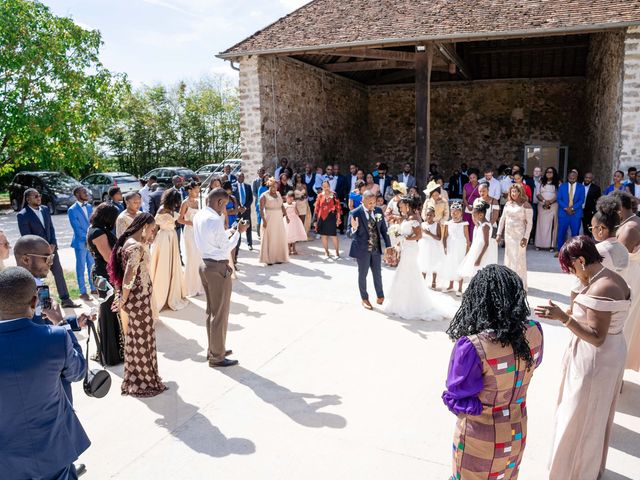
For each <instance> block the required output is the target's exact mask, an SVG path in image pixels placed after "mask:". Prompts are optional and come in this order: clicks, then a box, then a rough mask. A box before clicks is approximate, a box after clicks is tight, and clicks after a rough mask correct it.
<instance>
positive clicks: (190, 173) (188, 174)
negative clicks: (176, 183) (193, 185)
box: [178, 168, 195, 178]
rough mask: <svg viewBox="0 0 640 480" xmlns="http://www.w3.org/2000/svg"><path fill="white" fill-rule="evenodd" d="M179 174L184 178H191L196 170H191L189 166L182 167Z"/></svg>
mask: <svg viewBox="0 0 640 480" xmlns="http://www.w3.org/2000/svg"><path fill="white" fill-rule="evenodd" d="M178 175H180V176H181V177H182V178H191V177H193V176H194V175H195V172H194V171H193V170H189V169H188V168H181V169H179V170H178Z"/></svg>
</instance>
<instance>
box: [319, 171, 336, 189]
mask: <svg viewBox="0 0 640 480" xmlns="http://www.w3.org/2000/svg"><path fill="white" fill-rule="evenodd" d="M327 181H328V182H329V186H330V187H331V191H332V192H335V191H336V185H337V184H338V177H337V176H335V175H332V176H331V178H329V175H323V176H322V182H327ZM320 187H322V183H320Z"/></svg>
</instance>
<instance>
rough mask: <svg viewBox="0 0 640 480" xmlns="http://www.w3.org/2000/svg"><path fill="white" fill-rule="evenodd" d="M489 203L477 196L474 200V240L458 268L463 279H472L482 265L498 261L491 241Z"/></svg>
mask: <svg viewBox="0 0 640 480" xmlns="http://www.w3.org/2000/svg"><path fill="white" fill-rule="evenodd" d="M488 211H489V204H488V203H487V202H485V201H484V200H482V199H480V198H477V199H476V200H475V202H473V222H474V224H475V228H474V229H473V240H472V242H471V248H469V251H468V252H467V255H466V256H465V257H464V260H463V261H462V263H461V264H460V268H458V275H460V276H461V277H462V278H463V279H465V280H467V279H471V278H473V277H474V275H475V274H476V272H477V271H478V270H480V269H481V268H482V267H485V266H487V265H489V264H491V263H497V260H498V259H497V258H493V257H497V252H495V254H494V252H493V251H492V250H493V249H491V248H490V245H489V241H490V240H491V224H490V223H489V222H488V221H487V212H488Z"/></svg>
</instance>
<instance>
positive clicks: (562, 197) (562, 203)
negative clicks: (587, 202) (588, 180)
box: [558, 182, 584, 218]
mask: <svg viewBox="0 0 640 480" xmlns="http://www.w3.org/2000/svg"><path fill="white" fill-rule="evenodd" d="M575 186H576V188H575V191H574V192H573V211H574V212H575V213H574V215H573V216H576V215H577V216H578V217H580V218H582V204H583V203H584V185H583V184H582V183H579V182H576V183H575ZM568 206H569V182H565V183H563V184H562V185H560V188H559V189H558V215H559V216H569V215H568V214H567V212H565V211H564V209H565V208H567V207H568Z"/></svg>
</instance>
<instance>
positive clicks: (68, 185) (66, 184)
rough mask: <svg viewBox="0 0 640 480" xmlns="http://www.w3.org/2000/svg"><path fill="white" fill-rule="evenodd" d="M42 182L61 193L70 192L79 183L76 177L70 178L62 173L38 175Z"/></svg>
mask: <svg viewBox="0 0 640 480" xmlns="http://www.w3.org/2000/svg"><path fill="white" fill-rule="evenodd" d="M40 178H41V179H42V182H43V183H45V184H46V185H48V186H49V187H50V188H51V189H53V190H55V191H59V192H63V193H67V192H71V190H73V189H74V188H75V187H77V186H78V185H80V182H78V181H77V180H76V179H74V178H71V177H69V176H67V175H64V174H62V173H47V174H45V175H40Z"/></svg>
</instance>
